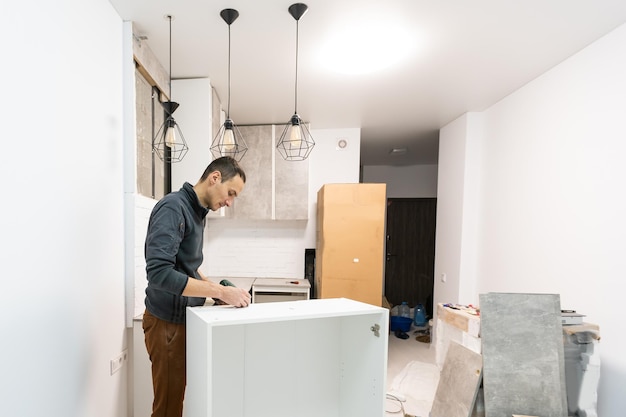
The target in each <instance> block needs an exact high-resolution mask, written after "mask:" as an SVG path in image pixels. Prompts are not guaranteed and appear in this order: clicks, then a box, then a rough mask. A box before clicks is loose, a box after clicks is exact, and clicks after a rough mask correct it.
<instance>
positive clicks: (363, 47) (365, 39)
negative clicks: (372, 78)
mask: <svg viewBox="0 0 626 417" xmlns="http://www.w3.org/2000/svg"><path fill="white" fill-rule="evenodd" d="M417 38H418V37H417V35H416V34H415V33H413V31H412V30H409V29H408V27H404V26H403V25H402V23H401V22H398V18H397V16H384V14H383V15H381V12H380V10H378V11H376V12H371V13H367V12H363V13H362V14H361V15H359V16H355V17H354V18H351V19H348V20H344V21H342V22H341V23H340V24H338V25H337V26H336V27H335V29H330V30H329V31H328V36H327V40H326V41H325V42H322V45H321V47H320V49H319V51H318V53H317V59H318V60H319V63H320V65H322V66H324V67H326V68H327V69H329V70H331V71H333V72H337V73H340V74H351V75H358V74H368V73H372V72H376V71H381V70H383V69H385V68H391V67H393V66H395V65H397V64H399V63H401V62H402V61H404V60H406V59H407V58H408V57H410V56H412V55H414V53H415V49H416V48H417V42H416V39H417Z"/></svg>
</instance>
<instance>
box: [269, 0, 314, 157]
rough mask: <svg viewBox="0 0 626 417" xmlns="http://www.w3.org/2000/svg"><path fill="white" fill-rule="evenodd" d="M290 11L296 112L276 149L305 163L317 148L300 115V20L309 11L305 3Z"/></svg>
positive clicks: (285, 155)
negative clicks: (293, 31)
mask: <svg viewBox="0 0 626 417" xmlns="http://www.w3.org/2000/svg"><path fill="white" fill-rule="evenodd" d="M288 10H289V14H291V16H293V18H294V19H295V20H296V82H295V99H294V103H295V105H294V108H295V110H294V114H293V116H291V119H289V122H287V124H286V125H285V128H284V130H283V133H282V135H280V139H279V140H278V144H277V145H276V149H277V150H278V152H279V153H280V154H281V155H282V157H283V158H284V159H285V160H287V161H303V160H305V159H307V158H308V157H309V154H310V153H311V151H312V150H313V147H314V146H315V141H314V140H313V136H311V133H310V132H309V129H308V127H307V125H306V123H304V122H303V121H302V119H301V118H300V116H299V115H298V24H299V22H300V18H301V17H302V16H303V15H304V13H305V12H306V11H307V10H308V6H307V5H306V4H304V3H295V4H292V5H291V6H289V9H288Z"/></svg>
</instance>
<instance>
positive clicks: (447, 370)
mask: <svg viewBox="0 0 626 417" xmlns="http://www.w3.org/2000/svg"><path fill="white" fill-rule="evenodd" d="M481 376H482V356H481V355H479V354H478V353H475V352H472V351H471V350H469V349H468V348H466V347H464V346H461V345H460V344H458V343H456V342H453V341H451V342H450V346H449V347H448V352H447V353H446V358H445V360H444V362H443V368H442V370H441V376H440V377H439V384H438V385H437V391H436V392H435V399H434V400H433V406H432V409H431V411H430V417H470V416H471V415H472V410H473V409H474V403H475V401H476V395H477V393H478V389H479V388H480V380H481Z"/></svg>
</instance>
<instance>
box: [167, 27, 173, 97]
mask: <svg viewBox="0 0 626 417" xmlns="http://www.w3.org/2000/svg"><path fill="white" fill-rule="evenodd" d="M167 18H168V19H169V21H170V85H169V87H170V101H173V100H172V15H168V16H167Z"/></svg>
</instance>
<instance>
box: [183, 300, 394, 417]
mask: <svg viewBox="0 0 626 417" xmlns="http://www.w3.org/2000/svg"><path fill="white" fill-rule="evenodd" d="M388 322H389V312H388V310H387V309H385V308H381V307H377V306H373V305H369V304H365V303H361V302H357V301H353V300H349V299H345V298H337V299H315V300H300V301H286V302H274V303H259V304H254V303H253V304H251V305H250V306H249V307H247V308H242V309H238V308H233V307H227V306H205V307H193V308H189V309H188V311H187V390H186V395H185V408H186V411H185V415H186V416H187V417H199V416H202V417H293V416H298V417H319V416H324V417H348V416H359V417H380V416H382V415H384V412H385V411H384V403H385V389H386V373H387V341H388V340H387V339H388V332H389V330H388Z"/></svg>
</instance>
